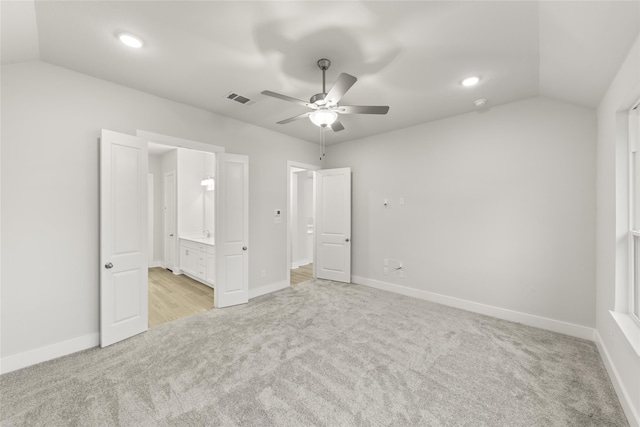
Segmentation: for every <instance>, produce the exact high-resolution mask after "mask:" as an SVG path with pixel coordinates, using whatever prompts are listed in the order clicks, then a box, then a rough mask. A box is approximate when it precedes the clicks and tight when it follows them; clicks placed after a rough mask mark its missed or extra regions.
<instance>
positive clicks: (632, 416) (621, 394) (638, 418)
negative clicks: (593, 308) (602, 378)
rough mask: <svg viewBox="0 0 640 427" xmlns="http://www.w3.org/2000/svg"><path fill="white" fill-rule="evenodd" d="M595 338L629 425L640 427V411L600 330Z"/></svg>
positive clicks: (596, 332)
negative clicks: (634, 404) (621, 378)
mask: <svg viewBox="0 0 640 427" xmlns="http://www.w3.org/2000/svg"><path fill="white" fill-rule="evenodd" d="M595 339H596V346H597V347H598V351H599V352H600V357H601V358H602V361H603V362H604V367H605V368H606V369H607V372H608V373H609V378H611V382H612V383H613V388H614V389H615V391H616V394H617V395H618V400H619V401H620V405H621V406H622V410H623V411H624V413H625V415H626V416H627V420H628V421H629V425H630V426H631V427H640V413H638V411H637V410H636V409H635V408H634V406H633V404H632V403H633V401H632V400H631V396H629V393H628V392H627V389H626V387H625V386H624V383H623V382H622V381H621V380H620V374H619V373H618V370H617V369H616V367H615V365H614V364H613V361H612V360H611V356H610V355H609V352H608V351H607V347H605V345H604V341H602V337H601V336H600V333H599V332H598V330H596V331H595Z"/></svg>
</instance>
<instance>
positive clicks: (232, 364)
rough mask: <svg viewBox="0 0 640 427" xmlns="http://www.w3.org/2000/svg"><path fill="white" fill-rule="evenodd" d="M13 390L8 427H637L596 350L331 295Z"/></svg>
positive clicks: (525, 330) (184, 325)
mask: <svg viewBox="0 0 640 427" xmlns="http://www.w3.org/2000/svg"><path fill="white" fill-rule="evenodd" d="M0 386H1V393H2V395H1V400H0V403H1V407H0V417H1V418H0V419H1V421H2V425H6V426H12V425H28V426H38V425H55V426H58V425H79V426H94V425H110V426H115V425H123V426H145V425H179V426H185V425H194V426H195V425H198V426H200V425H220V426H233V425H244V426H271V425H274V426H306V425H320V426H350V425H362V426H387V425H398V426H626V425H628V424H627V422H626V420H625V417H624V414H623V412H622V410H621V408H620V404H619V402H618V400H617V398H616V395H615V393H614V391H613V388H612V385H611V383H610V381H609V378H608V377H607V374H606V372H605V369H604V367H603V365H602V362H601V359H600V356H599V355H598V351H597V349H596V347H595V345H594V344H593V343H591V342H588V341H584V340H581V339H576V338H571V337H568V336H564V335H560V334H556V333H553V332H547V331H543V330H540V329H535V328H531V327H527V326H523V325H520V324H516V323H511V322H506V321H502V320H498V319H494V318H491V317H486V316H482V315H478V314H474V313H469V312H465V311H462V310H457V309H453V308H449V307H445V306H442V305H438V304H433V303H429V302H426V301H421V300H417V299H412V298H408V297H404V296H400V295H395V294H391V293H388V292H384V291H379V290H376V289H371V288H367V287H363V286H358V285H347V284H340V283H335V282H327V281H310V282H305V283H303V284H300V285H297V286H295V287H293V288H290V289H286V290H283V291H280V292H277V293H274V294H271V295H266V296H264V297H260V298H256V299H253V300H251V302H250V303H249V304H248V305H246V306H240V307H233V308H228V309H223V310H211V311H208V312H204V313H200V314H197V315H195V316H192V317H190V318H186V319H182V320H178V321H175V322H172V323H167V324H164V325H161V326H158V327H156V328H154V329H152V330H150V331H149V332H147V333H145V334H142V335H139V336H137V337H133V338H131V339H129V340H126V341H124V342H121V343H119V344H115V345H113V346H111V347H108V348H105V349H92V350H87V351H84V352H81V353H76V354H73V355H70V356H67V357H64V358H61V359H58V360H54V361H51V362H47V363H43V364H40V365H37V366H32V367H29V368H26V369H23V370H21V371H16V372H12V373H9V374H5V375H2V376H1V377H0Z"/></svg>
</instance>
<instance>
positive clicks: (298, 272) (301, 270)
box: [291, 263, 313, 285]
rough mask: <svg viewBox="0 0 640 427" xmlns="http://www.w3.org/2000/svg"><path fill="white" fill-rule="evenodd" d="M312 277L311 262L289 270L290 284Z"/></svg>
mask: <svg viewBox="0 0 640 427" xmlns="http://www.w3.org/2000/svg"><path fill="white" fill-rule="evenodd" d="M311 279H313V263H312V264H307V265H303V266H300V267H298V268H294V269H292V270H291V284H292V285H296V284H298V283H302V282H306V281H307V280H311Z"/></svg>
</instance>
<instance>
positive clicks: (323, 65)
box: [318, 58, 331, 94]
mask: <svg viewBox="0 0 640 427" xmlns="http://www.w3.org/2000/svg"><path fill="white" fill-rule="evenodd" d="M330 66H331V61H329V60H328V59H327V58H322V59H318V67H319V68H320V69H321V70H322V93H323V94H326V93H327V85H326V79H325V73H326V71H327V70H328V69H329V67H330Z"/></svg>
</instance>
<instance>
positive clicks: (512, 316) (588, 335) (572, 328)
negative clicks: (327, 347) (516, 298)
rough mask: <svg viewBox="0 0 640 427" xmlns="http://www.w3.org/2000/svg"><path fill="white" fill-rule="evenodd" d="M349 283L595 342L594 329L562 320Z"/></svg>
mask: <svg viewBox="0 0 640 427" xmlns="http://www.w3.org/2000/svg"><path fill="white" fill-rule="evenodd" d="M351 281H352V282H353V283H356V284H359V285H364V286H370V287H372V288H376V289H382V290H384V291H389V292H394V293H396V294H401V295H406V296H409V297H413V298H419V299H423V300H426V301H431V302H436V303H438V304H443V305H448V306H450V307H455V308H460V309H462V310H467V311H472V312H474V313H480V314H484V315H487V316H492V317H497V318H498V319H503V320H509V321H511V322H516V323H522V324H524V325H528V326H533V327H535V328H540V329H546V330H549V331H553V332H559V333H561V334H565V335H571V336H573V337H578V338H582V339H586V340H589V341H593V340H594V329H593V328H588V327H586V326H581V325H576V324H573V323H568V322H563V321H561V320H554V319H549V318H547V317H541V316H536V315H534V314H527V313H522V312H519V311H514V310H509V309H506V308H501V307H495V306H492V305H486V304H481V303H478V302H474V301H469V300H465V299H461V298H456V297H450V296H447V295H441V294H436V293H433V292H428V291H423V290H420V289H415V288H410V287H407V286H402V285H396V284H393V283H387V282H381V281H378V280H373V279H367V278H364V277H358V276H351Z"/></svg>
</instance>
